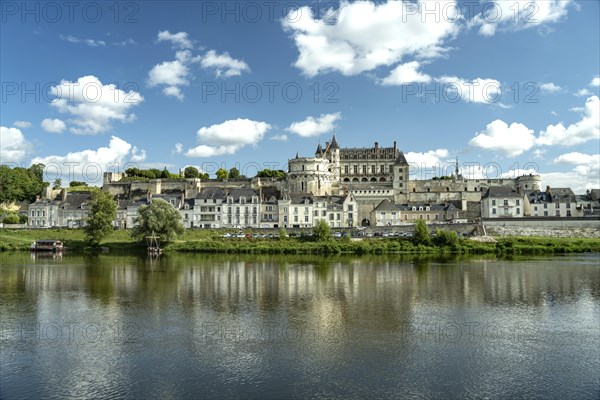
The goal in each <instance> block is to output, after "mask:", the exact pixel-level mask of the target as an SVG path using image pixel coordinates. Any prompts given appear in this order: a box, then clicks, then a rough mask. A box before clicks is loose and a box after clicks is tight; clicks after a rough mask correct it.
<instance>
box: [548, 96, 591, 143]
mask: <svg viewBox="0 0 600 400" xmlns="http://www.w3.org/2000/svg"><path fill="white" fill-rule="evenodd" d="M594 139H600V100H599V99H598V96H592V97H590V98H588V99H587V100H586V102H585V109H584V111H583V116H582V118H581V120H579V121H577V122H576V123H574V124H571V125H569V126H568V127H565V126H564V125H563V123H562V122H559V123H558V124H556V125H548V127H547V128H546V129H545V130H544V131H542V132H541V133H540V136H539V139H538V140H537V142H538V144H540V145H546V146H555V145H560V146H575V145H578V144H581V143H585V142H587V141H589V140H594Z"/></svg>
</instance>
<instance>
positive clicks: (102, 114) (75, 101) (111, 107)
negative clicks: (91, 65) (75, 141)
mask: <svg viewBox="0 0 600 400" xmlns="http://www.w3.org/2000/svg"><path fill="white" fill-rule="evenodd" d="M50 94H51V95H53V96H54V98H53V101H52V103H51V104H50V105H51V106H52V107H54V108H56V109H57V110H58V111H59V112H60V113H64V114H69V115H70V116H71V117H72V118H71V119H69V120H68V121H67V122H68V123H69V125H70V127H69V130H70V131H71V132H73V133H75V134H79V135H96V134H99V133H104V132H106V131H108V130H110V129H111V128H112V126H111V121H113V120H116V121H120V122H131V121H133V120H135V114H132V113H128V112H129V109H130V108H132V107H134V106H136V105H138V104H140V103H141V102H143V101H144V98H143V97H142V95H140V94H139V93H138V92H135V91H133V90H130V91H129V92H124V91H123V90H121V89H119V88H118V87H117V86H115V85H113V84H108V85H104V84H103V83H102V82H100V80H99V79H98V78H96V77H95V76H91V75H90V76H83V77H81V78H79V79H77V81H76V82H71V81H67V80H63V81H61V82H60V84H59V85H57V86H53V87H52V88H50Z"/></svg>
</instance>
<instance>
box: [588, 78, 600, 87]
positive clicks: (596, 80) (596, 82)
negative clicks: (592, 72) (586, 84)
mask: <svg viewBox="0 0 600 400" xmlns="http://www.w3.org/2000/svg"><path fill="white" fill-rule="evenodd" d="M590 86H592V87H598V88H600V76H596V77H594V79H592V81H591V82H590Z"/></svg>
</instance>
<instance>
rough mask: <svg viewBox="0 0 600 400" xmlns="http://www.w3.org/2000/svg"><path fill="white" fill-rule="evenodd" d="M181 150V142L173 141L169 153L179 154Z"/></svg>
mask: <svg viewBox="0 0 600 400" xmlns="http://www.w3.org/2000/svg"><path fill="white" fill-rule="evenodd" d="M182 152H183V144H181V143H175V147H173V150H172V151H171V154H181V153H182Z"/></svg>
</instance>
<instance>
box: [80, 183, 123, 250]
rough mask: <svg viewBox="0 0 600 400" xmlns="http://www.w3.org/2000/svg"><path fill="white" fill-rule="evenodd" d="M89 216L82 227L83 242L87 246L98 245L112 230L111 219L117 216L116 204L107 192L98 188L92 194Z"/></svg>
mask: <svg viewBox="0 0 600 400" xmlns="http://www.w3.org/2000/svg"><path fill="white" fill-rule="evenodd" d="M90 204H91V208H90V216H89V217H88V219H87V221H86V222H87V224H86V226H85V228H84V235H85V242H86V244H87V245H88V246H91V247H98V245H99V244H100V242H101V241H102V239H104V238H105V237H106V236H108V234H109V233H110V232H111V231H112V230H113V225H112V223H113V221H114V220H115V219H116V218H117V205H116V204H115V202H114V201H113V198H112V196H111V195H110V193H108V192H102V191H100V190H97V191H94V193H93V194H92V201H91V203H90Z"/></svg>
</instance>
